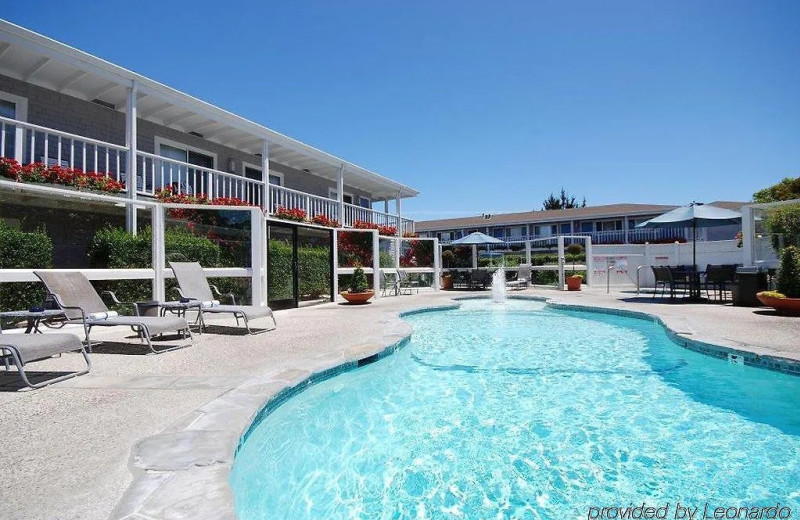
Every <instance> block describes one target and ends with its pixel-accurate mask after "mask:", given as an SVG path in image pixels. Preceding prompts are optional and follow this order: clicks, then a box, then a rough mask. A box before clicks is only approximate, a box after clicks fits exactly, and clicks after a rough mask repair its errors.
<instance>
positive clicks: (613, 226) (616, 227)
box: [595, 220, 622, 231]
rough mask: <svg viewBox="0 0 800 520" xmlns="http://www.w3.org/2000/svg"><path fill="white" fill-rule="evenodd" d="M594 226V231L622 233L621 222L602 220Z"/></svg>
mask: <svg viewBox="0 0 800 520" xmlns="http://www.w3.org/2000/svg"><path fill="white" fill-rule="evenodd" d="M595 226H596V227H595V231H622V220H603V221H599V222H596V223H595Z"/></svg>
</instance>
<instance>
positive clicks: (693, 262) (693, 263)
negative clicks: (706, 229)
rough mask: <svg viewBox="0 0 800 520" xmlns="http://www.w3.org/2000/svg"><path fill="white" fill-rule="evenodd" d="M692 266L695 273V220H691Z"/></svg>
mask: <svg viewBox="0 0 800 520" xmlns="http://www.w3.org/2000/svg"><path fill="white" fill-rule="evenodd" d="M692 265H693V266H694V270H695V272H697V219H692Z"/></svg>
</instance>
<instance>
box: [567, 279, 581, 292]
mask: <svg viewBox="0 0 800 520" xmlns="http://www.w3.org/2000/svg"><path fill="white" fill-rule="evenodd" d="M581 283H583V277H582V276H568V277H567V290H568V291H580V290H581Z"/></svg>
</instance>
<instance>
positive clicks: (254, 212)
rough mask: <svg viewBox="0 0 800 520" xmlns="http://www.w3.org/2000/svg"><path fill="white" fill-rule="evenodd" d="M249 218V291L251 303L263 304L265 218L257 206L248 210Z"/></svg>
mask: <svg viewBox="0 0 800 520" xmlns="http://www.w3.org/2000/svg"><path fill="white" fill-rule="evenodd" d="M250 219H251V220H250V268H251V270H252V275H251V278H250V280H251V284H252V285H251V293H252V295H253V305H264V285H263V283H262V281H263V279H262V276H263V270H264V267H265V265H266V263H265V261H264V260H265V258H264V257H263V256H262V253H263V252H264V241H265V240H266V233H265V231H264V229H263V227H262V226H263V223H264V222H266V219H264V217H263V215H262V213H261V210H260V209H259V208H253V209H251V210H250Z"/></svg>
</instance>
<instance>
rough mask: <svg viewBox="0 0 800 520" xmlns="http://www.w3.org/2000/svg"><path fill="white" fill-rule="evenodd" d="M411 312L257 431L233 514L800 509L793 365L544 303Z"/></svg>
mask: <svg viewBox="0 0 800 520" xmlns="http://www.w3.org/2000/svg"><path fill="white" fill-rule="evenodd" d="M405 319H407V320H408V321H409V322H411V323H412V324H413V326H414V334H413V337H412V340H411V342H410V344H409V345H407V346H406V347H405V348H403V349H401V350H399V351H398V352H397V353H395V354H394V355H391V356H388V357H387V358H385V359H383V360H381V361H379V362H376V363H374V364H371V365H368V366H365V367H362V368H359V369H357V370H354V371H351V372H347V373H344V374H341V375H338V376H336V377H334V378H332V379H329V380H327V381H324V382H322V383H320V384H317V385H314V386H312V387H310V388H309V389H308V390H306V391H304V392H303V393H301V394H299V395H297V396H295V397H293V398H291V399H289V400H288V401H286V402H285V403H284V404H283V405H281V406H280V407H278V408H276V409H275V410H274V411H273V412H272V413H271V414H270V415H268V416H267V417H265V418H264V419H263V420H262V421H261V423H260V424H258V425H257V427H256V428H255V429H254V430H253V431H252V432H251V435H250V436H249V437H248V438H247V440H246V441H245V443H244V444H243V445H242V447H241V450H240V452H239V453H238V455H237V458H236V462H235V464H234V468H233V472H232V475H231V484H232V487H233V490H234V495H235V500H236V509H237V513H238V515H239V518H241V519H242V520H253V519H266V518H270V519H290V520H300V519H345V518H363V519H375V518H381V519H417V518H419V519H421V518H431V519H451V518H453V519H456V518H461V519H476V520H478V519H479V520H483V519H495V518H498V519H500V518H502V519H505V518H519V519H529V518H530V519H575V518H587V514H588V512H589V508H590V507H608V506H627V505H630V504H633V505H640V504H642V503H643V502H645V503H647V504H649V505H654V506H663V505H664V504H666V503H670V504H671V505H670V507H671V508H673V509H674V507H675V503H676V502H678V501H679V502H681V504H683V505H687V504H688V505H690V506H692V507H700V511H702V509H703V506H704V505H705V504H706V503H708V504H709V505H710V506H711V507H718V506H719V507H729V506H750V507H755V506H774V505H775V504H776V503H780V504H781V506H785V507H789V508H791V511H792V517H794V516H795V515H796V514H798V513H800V378H798V377H792V376H787V375H783V374H780V373H776V372H770V371H766V370H763V369H755V368H749V367H743V366H737V365H732V364H730V363H728V362H726V361H720V360H717V359H714V358H711V357H708V356H704V355H702V354H697V353H694V352H692V351H689V350H686V349H683V348H681V347H679V346H676V345H675V344H674V343H672V342H671V341H670V340H669V339H668V337H667V336H666V334H665V333H664V331H663V330H662V328H661V326H660V325H658V324H656V323H653V322H650V321H646V320H639V319H633V318H627V317H619V316H613V315H607V314H595V313H585V312H577V311H563V310H552V309H546V308H544V305H543V304H541V303H537V302H526V301H515V300H510V301H508V302H506V303H505V304H503V305H495V304H493V303H492V302H490V301H488V300H480V301H477V300H476V301H465V302H464V303H463V305H462V307H461V308H460V309H458V310H448V311H437V312H428V313H422V314H415V315H410V316H407V317H406V318H405ZM673 514H674V512H673V511H670V514H669V518H673V517H674V516H673ZM699 515H700V513H698V518H699V517H700V516H699Z"/></svg>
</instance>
